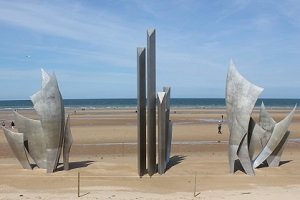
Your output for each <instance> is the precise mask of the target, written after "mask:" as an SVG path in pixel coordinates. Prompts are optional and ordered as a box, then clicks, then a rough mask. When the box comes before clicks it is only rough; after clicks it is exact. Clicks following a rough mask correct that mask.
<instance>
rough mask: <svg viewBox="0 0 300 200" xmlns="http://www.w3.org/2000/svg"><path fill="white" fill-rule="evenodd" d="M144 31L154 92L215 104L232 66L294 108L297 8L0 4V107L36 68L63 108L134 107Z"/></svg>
mask: <svg viewBox="0 0 300 200" xmlns="http://www.w3.org/2000/svg"><path fill="white" fill-rule="evenodd" d="M148 28H156V45H157V49H156V52H157V54H156V59H157V63H156V64H157V72H156V73H157V90H158V91H160V90H161V89H162V87H163V86H171V87H172V97H200V98H201V97H221V98H223V97H224V93H225V79H226V74H227V69H228V65H229V61H230V59H231V58H232V59H233V60H234V62H235V64H236V67H237V68H238V70H239V71H240V73H241V74H243V75H244V76H245V77H246V78H247V79H248V80H250V81H251V82H253V83H255V84H257V85H258V86H261V87H263V88H265V89H264V91H263V93H262V96H261V97H265V98H300V46H299V44H300V1H297V0H285V1H279V0H278V1H276V0H275V1H274V0H264V1H261V0H257V1H255V0H253V1H252V0H223V1H221V0H219V1H218V0H214V1H211V0H202V1H201V0H149V1H146V0H145V1H143V0H106V1H104V0H97V1H96V0H94V1H93V0H89V1H85V0H81V1H79V0H72V1H71V0H70V1H62V0H52V1H46V0H45V1H30V0H26V1H24V0H20V1H6V0H0V30H1V31H0V38H1V40H0V86H1V89H2V92H1V94H0V99H29V96H30V95H32V94H33V93H35V92H36V91H38V90H39V89H40V87H41V72H40V68H44V69H45V70H46V71H48V72H53V71H54V72H55V73H56V76H57V78H58V82H59V85H60V89H61V93H62V95H63V97H64V98H135V97H136V48H137V47H143V46H146V31H147V29H148Z"/></svg>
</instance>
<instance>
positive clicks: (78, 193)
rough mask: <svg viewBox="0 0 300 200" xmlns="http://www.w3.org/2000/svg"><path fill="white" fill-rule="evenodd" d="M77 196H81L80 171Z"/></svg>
mask: <svg viewBox="0 0 300 200" xmlns="http://www.w3.org/2000/svg"><path fill="white" fill-rule="evenodd" d="M77 196H78V197H80V172H78V188H77Z"/></svg>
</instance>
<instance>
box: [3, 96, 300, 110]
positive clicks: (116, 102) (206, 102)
mask: <svg viewBox="0 0 300 200" xmlns="http://www.w3.org/2000/svg"><path fill="white" fill-rule="evenodd" d="M262 101H263V102H264V104H265V106H266V107H267V108H292V107H294V106H295V104H298V105H299V104H300V99H258V100H257V102H256V107H259V106H260V105H261V102H262ZM64 105H65V107H66V108H76V109H97V108H136V105H137V101H136V99H65V100H64ZM171 107H173V108H225V99H224V98H172V99H171ZM32 108H33V105H32V102H31V101H30V100H2V101H0V110H7V109H32Z"/></svg>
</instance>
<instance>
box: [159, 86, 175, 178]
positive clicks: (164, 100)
mask: <svg viewBox="0 0 300 200" xmlns="http://www.w3.org/2000/svg"><path fill="white" fill-rule="evenodd" d="M170 91H171V89H170V88H168V87H165V88H164V92H158V94H157V99H158V101H157V107H158V173H159V174H163V173H165V171H166V168H167V163H168V162H169V160H170V149H171V139H172V132H171V131H170V130H171V128H170V120H169V118H170V117H169V115H170V107H169V105H170V103H169V102H170Z"/></svg>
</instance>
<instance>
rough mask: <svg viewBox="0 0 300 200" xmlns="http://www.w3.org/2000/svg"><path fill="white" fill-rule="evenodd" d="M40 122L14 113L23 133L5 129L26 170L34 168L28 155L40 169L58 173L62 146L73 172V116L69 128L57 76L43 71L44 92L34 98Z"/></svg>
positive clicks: (19, 128) (39, 92) (66, 161)
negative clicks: (71, 158)
mask: <svg viewBox="0 0 300 200" xmlns="http://www.w3.org/2000/svg"><path fill="white" fill-rule="evenodd" d="M31 100H32V102H33V105H34V109H35V110H36V112H37V113H38V115H39V117H40V120H33V119H29V118H27V117H24V116H22V115H21V114H19V113H17V112H14V117H15V121H16V125H17V127H18V131H19V133H14V132H11V131H10V130H8V129H5V128H4V130H5V136H6V138H7V141H8V142H9V144H10V146H11V148H12V150H13V151H14V153H15V154H16V156H17V158H18V160H19V161H20V163H21V164H22V166H23V167H24V168H31V166H30V164H29V162H28V159H27V152H26V150H27V151H28V154H29V155H30V156H31V157H32V159H33V161H34V162H35V163H36V164H37V166H38V167H40V168H45V169H47V172H54V170H55V169H56V168H57V165H58V161H59V158H60V154H61V151H62V146H63V148H64V149H63V150H64V153H63V154H64V155H63V158H64V166H65V167H64V168H65V169H69V166H68V162H69V152H70V148H71V145H72V142H73V138H72V135H71V130H70V123H69V121H70V117H69V116H68V119H67V122H66V126H65V110H64V105H63V100H62V96H61V94H60V91H59V88H58V83H57V80H56V77H55V75H54V74H51V75H49V74H48V73H46V72H45V71H44V70H43V69H42V89H41V90H40V91H38V92H37V93H36V94H34V95H32V96H31Z"/></svg>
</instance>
